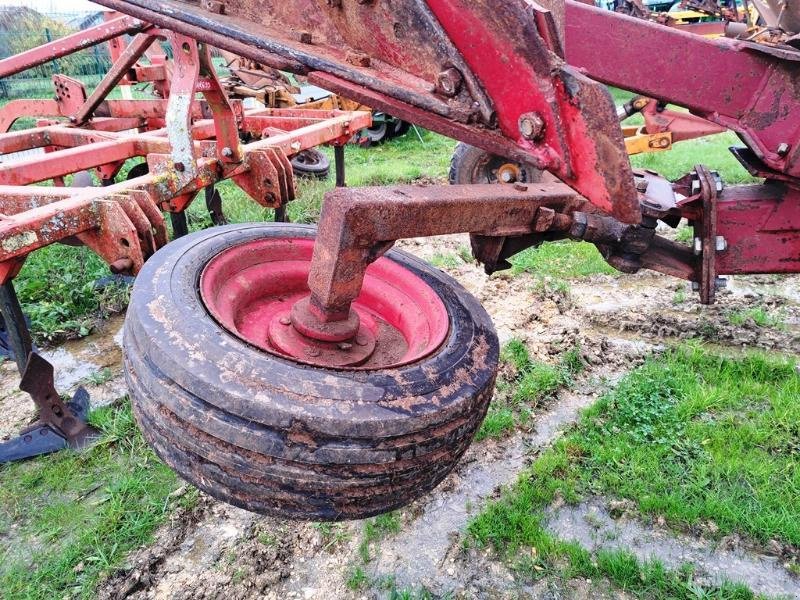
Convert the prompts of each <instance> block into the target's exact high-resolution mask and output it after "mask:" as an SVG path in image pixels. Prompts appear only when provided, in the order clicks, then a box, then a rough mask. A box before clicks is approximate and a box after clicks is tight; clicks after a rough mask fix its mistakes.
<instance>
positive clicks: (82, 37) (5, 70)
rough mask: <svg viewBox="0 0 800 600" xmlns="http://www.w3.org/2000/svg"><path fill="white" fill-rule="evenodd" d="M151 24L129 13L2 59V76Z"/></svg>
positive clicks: (138, 30) (142, 29)
mask: <svg viewBox="0 0 800 600" xmlns="http://www.w3.org/2000/svg"><path fill="white" fill-rule="evenodd" d="M148 27H150V25H149V24H147V23H144V22H143V21H140V20H139V19H137V18H135V17H129V16H126V15H123V16H120V17H117V18H115V19H112V20H110V21H107V22H105V23H102V24H100V25H95V26H94V27H90V28H88V29H85V30H83V31H78V32H76V33H73V34H70V35H68V36H65V37H63V38H61V39H59V40H55V41H52V42H49V43H47V44H44V45H42V46H37V47H36V48H32V49H31V50H27V51H26V52H21V53H20V54H15V55H14V56H9V57H8V58H4V59H3V60H0V79H1V78H3V77H9V76H10V75H14V74H16V73H20V72H22V71H25V70H26V69H31V68H33V67H37V66H39V65H43V64H44V63H46V62H49V61H51V60H53V59H55V58H61V57H62V56H67V55H68V54H72V53H73V52H76V51H78V50H83V49H84V48H91V47H92V46H96V45H97V44H102V43H103V42H107V41H108V40H110V39H113V38H115V37H119V36H120V35H124V34H134V33H138V32H140V31H144V30H145V29H147V28H148Z"/></svg>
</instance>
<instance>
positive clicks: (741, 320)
mask: <svg viewBox="0 0 800 600" xmlns="http://www.w3.org/2000/svg"><path fill="white" fill-rule="evenodd" d="M728 320H729V321H730V322H731V323H732V324H733V325H737V326H739V327H741V326H742V325H750V324H753V325H756V326H758V327H768V328H771V329H785V328H786V321H785V320H784V316H783V314H781V313H779V312H776V311H773V310H770V309H769V308H767V307H766V306H763V305H762V306H753V307H750V308H744V309H741V310H734V311H731V312H729V313H728Z"/></svg>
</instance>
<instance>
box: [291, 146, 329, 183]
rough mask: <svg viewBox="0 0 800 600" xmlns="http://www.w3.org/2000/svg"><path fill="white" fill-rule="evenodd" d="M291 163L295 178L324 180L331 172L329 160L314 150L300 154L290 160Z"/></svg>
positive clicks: (310, 149)
mask: <svg viewBox="0 0 800 600" xmlns="http://www.w3.org/2000/svg"><path fill="white" fill-rule="evenodd" d="M291 162H292V171H293V172H294V174H295V175H296V176H297V177H305V178H307V179H326V178H327V177H328V175H329V174H330V172H331V161H330V159H328V157H327V156H326V155H325V154H324V153H323V152H321V151H320V150H317V149H316V148H309V149H308V150H304V151H303V152H300V153H299V154H298V155H297V156H294V157H293V158H292V159H291Z"/></svg>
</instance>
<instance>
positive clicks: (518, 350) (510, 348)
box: [500, 339, 531, 372]
mask: <svg viewBox="0 0 800 600" xmlns="http://www.w3.org/2000/svg"><path fill="white" fill-rule="evenodd" d="M500 360H501V361H503V362H506V363H511V364H512V365H514V367H515V368H516V370H517V371H518V372H519V371H522V370H523V369H527V368H528V366H530V364H531V357H530V355H529V354H528V349H527V348H526V347H525V344H524V343H523V342H521V341H520V340H518V339H511V340H509V341H508V342H506V344H505V345H504V346H503V348H502V349H501V350H500Z"/></svg>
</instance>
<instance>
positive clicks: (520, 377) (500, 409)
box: [475, 339, 583, 441]
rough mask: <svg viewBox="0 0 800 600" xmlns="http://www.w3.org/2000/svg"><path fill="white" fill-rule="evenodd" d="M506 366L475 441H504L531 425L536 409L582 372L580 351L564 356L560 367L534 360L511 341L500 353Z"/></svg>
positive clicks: (519, 343) (576, 349) (522, 346)
mask: <svg viewBox="0 0 800 600" xmlns="http://www.w3.org/2000/svg"><path fill="white" fill-rule="evenodd" d="M500 359H501V361H502V363H503V367H502V368H501V375H500V379H499V381H498V384H497V391H496V392H495V396H494V398H492V403H491V404H490V405H489V411H488V412H487V413H486V418H485V419H484V420H483V423H482V424H481V428H480V429H479V430H478V433H477V434H476V435H475V440H476V441H481V440H485V439H487V438H501V437H504V436H506V435H508V434H509V433H510V432H512V431H514V430H515V429H516V428H517V427H520V426H524V425H526V424H527V423H529V422H530V419H531V416H532V414H533V411H534V409H536V408H537V407H538V406H540V405H541V403H542V402H543V401H544V400H546V399H547V398H550V397H551V396H552V395H553V394H555V393H556V392H557V391H558V390H559V389H561V388H563V387H567V386H569V385H571V383H572V380H573V377H574V376H575V375H577V374H578V373H580V372H581V371H582V370H583V362H582V361H581V357H580V350H579V349H578V348H573V349H571V350H569V351H568V352H566V353H564V355H563V356H562V357H561V360H560V362H559V364H557V365H548V364H545V363H542V362H534V361H531V359H530V355H529V354H528V350H527V349H526V348H525V344H524V343H522V342H521V341H520V340H516V339H515V340H510V341H509V342H508V343H507V344H506V345H505V346H503V349H502V351H501V354H500Z"/></svg>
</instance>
